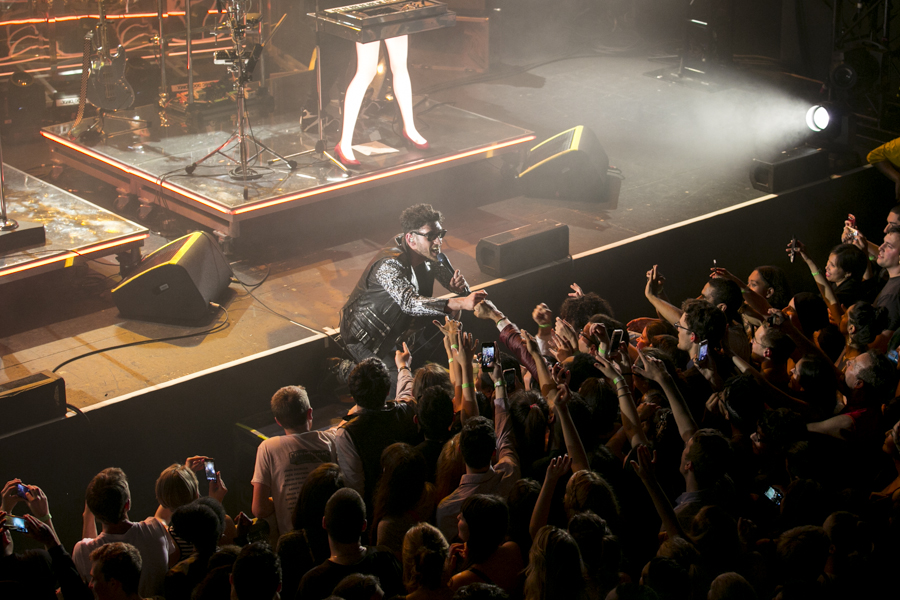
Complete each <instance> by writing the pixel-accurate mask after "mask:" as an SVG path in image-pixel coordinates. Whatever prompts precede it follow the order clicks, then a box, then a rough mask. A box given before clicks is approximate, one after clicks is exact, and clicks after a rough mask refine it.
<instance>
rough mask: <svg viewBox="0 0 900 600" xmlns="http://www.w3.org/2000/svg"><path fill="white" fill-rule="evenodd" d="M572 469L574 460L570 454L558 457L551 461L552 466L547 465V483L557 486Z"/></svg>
mask: <svg viewBox="0 0 900 600" xmlns="http://www.w3.org/2000/svg"><path fill="white" fill-rule="evenodd" d="M571 469H572V459H571V458H569V455H568V454H563V455H562V456H557V457H556V458H554V459H551V460H550V464H549V465H547V476H546V481H547V482H549V483H552V484H554V485H555V484H556V482H557V481H559V479H560V478H561V477H562V476H564V475H565V474H566V473H568V472H569V471H570V470H571Z"/></svg>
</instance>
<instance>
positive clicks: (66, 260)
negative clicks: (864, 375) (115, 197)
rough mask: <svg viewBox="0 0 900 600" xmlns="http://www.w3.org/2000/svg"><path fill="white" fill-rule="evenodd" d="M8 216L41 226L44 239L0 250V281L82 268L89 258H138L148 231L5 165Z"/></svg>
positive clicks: (135, 259) (7, 281) (5, 281)
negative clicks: (5, 250)
mask: <svg viewBox="0 0 900 600" xmlns="http://www.w3.org/2000/svg"><path fill="white" fill-rule="evenodd" d="M4 183H5V184H6V185H5V186H4V190H5V196H6V203H7V216H8V218H10V219H13V220H16V221H19V222H21V223H20V225H22V226H24V225H25V223H33V224H40V225H43V227H44V232H45V239H44V242H43V243H42V244H33V245H29V246H25V247H22V248H14V249H11V250H9V251H7V252H4V253H0V284H6V283H9V282H12V281H16V280H18V279H23V278H26V277H31V276H34V275H39V274H42V273H48V272H50V271H54V270H58V269H66V268H70V267H83V266H85V265H86V264H87V262H88V261H90V260H95V259H97V258H100V257H103V256H108V255H111V254H114V255H118V256H119V261H120V262H122V263H125V264H127V263H129V262H137V260H139V259H140V248H141V247H142V246H143V245H144V240H146V239H147V237H148V236H149V235H150V234H149V232H148V231H147V229H146V228H145V227H142V226H140V225H138V224H137V223H133V222H131V221H129V220H128V219H124V218H122V217H120V216H119V215H116V214H115V213H112V212H110V211H108V210H105V209H103V208H101V207H99V206H97V205H95V204H92V203H90V202H88V201H86V200H84V199H82V198H79V197H77V196H75V195H74V194H70V193H68V192H66V191H64V190H61V189H59V188H58V187H56V186H53V185H50V184H48V183H46V182H44V181H41V180H40V179H38V178H36V177H33V176H30V175H27V174H25V173H23V172H22V171H19V170H18V169H15V168H13V167H11V166H9V165H4Z"/></svg>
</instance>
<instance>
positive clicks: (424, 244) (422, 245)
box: [406, 221, 444, 260]
mask: <svg viewBox="0 0 900 600" xmlns="http://www.w3.org/2000/svg"><path fill="white" fill-rule="evenodd" d="M442 229H443V227H441V224H440V223H438V222H437V221H435V222H434V223H429V224H427V225H422V226H421V227H419V228H418V229H416V231H415V232H413V233H408V234H407V235H406V244H407V245H408V246H409V247H410V249H411V250H412V251H413V252H415V253H416V254H418V255H419V256H422V257H423V258H427V259H428V260H437V255H438V253H439V252H440V251H441V244H443V242H444V240H443V239H442V238H440V237H435V235H434V234H435V233H436V232H439V231H441V230H442ZM429 235H431V237H434V239H433V240H430V239H429Z"/></svg>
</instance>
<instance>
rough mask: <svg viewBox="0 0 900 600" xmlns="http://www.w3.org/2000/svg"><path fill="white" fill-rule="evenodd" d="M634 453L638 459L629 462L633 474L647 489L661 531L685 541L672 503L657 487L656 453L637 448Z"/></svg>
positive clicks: (646, 448)
mask: <svg viewBox="0 0 900 600" xmlns="http://www.w3.org/2000/svg"><path fill="white" fill-rule="evenodd" d="M636 453H637V458H638V459H637V461H631V466H632V467H634V470H635V472H636V473H637V474H638V476H639V477H640V478H641V481H642V482H643V483H644V487H645V488H647V493H648V494H650V499H651V500H653V506H654V507H655V508H656V514H658V515H659V518H660V520H661V521H662V526H663V530H665V532H666V533H667V534H669V537H675V536H678V537H682V538H685V539H687V536H686V535H685V534H684V530H683V529H682V528H681V524H680V523H679V522H678V517H677V516H676V515H675V509H674V508H672V503H671V502H669V499H668V498H666V493H665V492H664V491H663V489H662V486H661V485H659V480H657V479H656V451H653V453H652V454H651V453H650V448H649V447H647V446H639V447H638V448H637V451H636Z"/></svg>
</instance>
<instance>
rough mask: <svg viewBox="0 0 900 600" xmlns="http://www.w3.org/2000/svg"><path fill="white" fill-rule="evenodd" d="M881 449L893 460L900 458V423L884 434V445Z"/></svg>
mask: <svg viewBox="0 0 900 600" xmlns="http://www.w3.org/2000/svg"><path fill="white" fill-rule="evenodd" d="M881 449H882V450H883V451H884V453H885V454H887V455H888V456H890V457H891V458H900V421H897V422H896V423H894V426H893V427H891V428H890V429H888V430H887V431H885V432H884V445H883V446H881Z"/></svg>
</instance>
